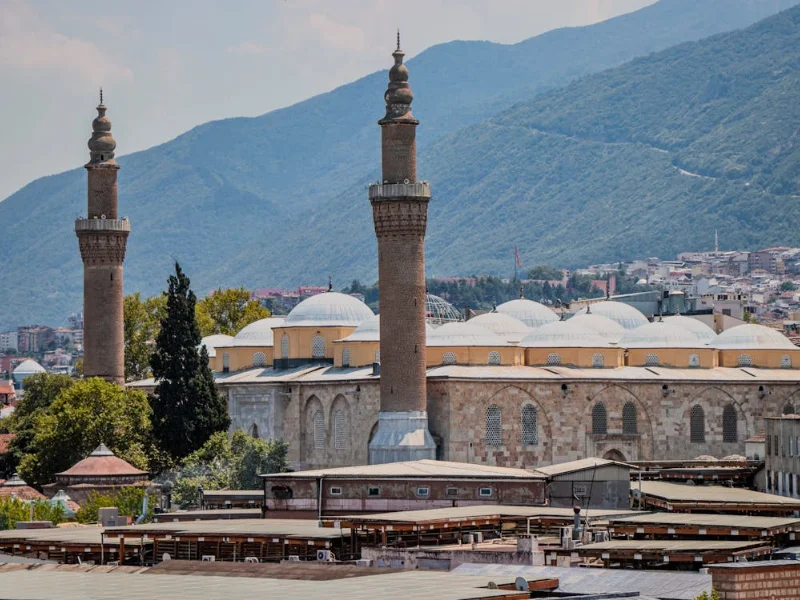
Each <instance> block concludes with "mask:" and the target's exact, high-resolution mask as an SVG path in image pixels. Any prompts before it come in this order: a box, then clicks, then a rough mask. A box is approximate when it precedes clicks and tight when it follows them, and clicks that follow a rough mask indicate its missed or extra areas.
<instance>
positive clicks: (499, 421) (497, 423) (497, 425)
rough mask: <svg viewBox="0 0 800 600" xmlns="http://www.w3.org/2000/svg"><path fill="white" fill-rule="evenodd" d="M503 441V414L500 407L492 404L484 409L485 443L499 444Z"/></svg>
mask: <svg viewBox="0 0 800 600" xmlns="http://www.w3.org/2000/svg"><path fill="white" fill-rule="evenodd" d="M502 443H503V416H502V414H501V412H500V407H499V406H497V405H495V404H492V405H491V406H489V407H488V408H487V409H486V445H487V446H499V445H500V444H502Z"/></svg>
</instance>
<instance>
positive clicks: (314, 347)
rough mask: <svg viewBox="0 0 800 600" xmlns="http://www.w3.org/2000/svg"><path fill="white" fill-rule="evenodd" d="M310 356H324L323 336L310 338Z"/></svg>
mask: <svg viewBox="0 0 800 600" xmlns="http://www.w3.org/2000/svg"><path fill="white" fill-rule="evenodd" d="M311 358H325V338H324V337H322V336H321V335H315V336H314V339H313V340H311Z"/></svg>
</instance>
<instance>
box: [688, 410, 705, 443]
mask: <svg viewBox="0 0 800 600" xmlns="http://www.w3.org/2000/svg"><path fill="white" fill-rule="evenodd" d="M689 439H690V440H691V442H692V443H693V444H703V443H705V441H706V413H705V411H704V410H703V407H702V406H700V405H699V404H695V405H694V406H693V407H692V412H691V416H690V418H689Z"/></svg>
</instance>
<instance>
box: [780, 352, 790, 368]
mask: <svg viewBox="0 0 800 600" xmlns="http://www.w3.org/2000/svg"><path fill="white" fill-rule="evenodd" d="M791 368H792V357H791V356H789V355H788V354H784V355H783V356H781V369H791Z"/></svg>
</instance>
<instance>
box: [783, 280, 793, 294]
mask: <svg viewBox="0 0 800 600" xmlns="http://www.w3.org/2000/svg"><path fill="white" fill-rule="evenodd" d="M796 289H797V286H796V285H795V284H794V281H784V282H783V283H781V291H782V292H793V291H795V290H796Z"/></svg>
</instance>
